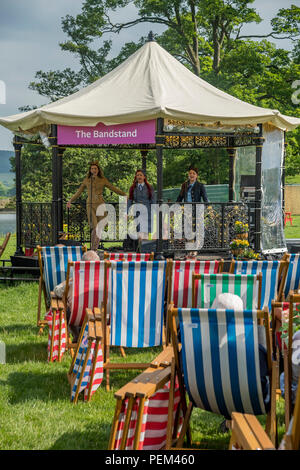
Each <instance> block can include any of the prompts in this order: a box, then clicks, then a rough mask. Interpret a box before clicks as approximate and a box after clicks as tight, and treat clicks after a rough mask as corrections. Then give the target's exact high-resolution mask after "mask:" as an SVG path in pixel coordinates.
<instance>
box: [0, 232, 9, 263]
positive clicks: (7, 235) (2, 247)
mask: <svg viewBox="0 0 300 470" xmlns="http://www.w3.org/2000/svg"><path fill="white" fill-rule="evenodd" d="M10 236H11V233H10V232H7V234H6V235H5V238H4V240H3V243H2V245H1V246H0V258H1V256H2V255H3V253H4V251H5V250H6V247H7V244H8V241H9V239H10Z"/></svg>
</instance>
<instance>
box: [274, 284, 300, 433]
mask: <svg viewBox="0 0 300 470" xmlns="http://www.w3.org/2000/svg"><path fill="white" fill-rule="evenodd" d="M289 298H290V300H289V302H288V303H289V319H288V341H287V347H286V348H283V353H282V356H283V370H284V400H285V427H286V429H288V427H289V424H290V419H291V416H292V341H293V313H294V308H293V306H294V304H296V303H300V293H299V294H298V293H295V292H294V291H290V294H289ZM286 303H287V302H286ZM282 306H283V302H273V303H272V324H274V329H273V330H274V331H275V327H276V318H275V313H274V311H275V308H276V307H281V308H282ZM272 342H273V348H274V347H275V344H276V340H275V334H274V333H273V334H272ZM277 354H278V352H277Z"/></svg>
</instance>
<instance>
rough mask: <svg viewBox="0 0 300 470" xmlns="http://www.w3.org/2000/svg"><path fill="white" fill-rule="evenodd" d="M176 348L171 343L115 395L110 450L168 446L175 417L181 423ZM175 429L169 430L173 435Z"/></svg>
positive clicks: (175, 420) (148, 448)
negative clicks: (175, 377) (175, 378)
mask: <svg viewBox="0 0 300 470" xmlns="http://www.w3.org/2000/svg"><path fill="white" fill-rule="evenodd" d="M174 365H175V364H174V358H173V348H172V347H171V346H168V347H167V348H166V349H165V350H163V351H162V352H161V353H160V354H159V355H158V356H157V357H156V358H155V360H154V361H153V362H152V363H151V364H150V366H149V367H148V368H147V369H146V370H145V371H144V372H142V373H141V374H140V375H139V376H138V377H136V378H134V379H133V380H132V381H131V382H129V383H127V384H126V385H124V386H123V387H122V388H121V389H120V390H118V391H117V392H116V393H115V394H114V396H115V398H116V407H115V414H114V419H113V423H112V427H111V433H110V439H109V445H108V449H109V450H158V449H162V448H164V447H165V445H166V438H167V434H168V432H167V430H168V426H170V423H171V421H172V420H170V419H169V418H170V416H171V415H172V416H173V421H174V422H178V423H179V425H180V421H181V419H182V418H181V415H180V408H179V406H178V405H179V401H180V394H179V388H178V384H176V383H175V384H173V383H171V377H172V372H171V371H172V369H173V368H174ZM172 432H174V429H172V430H171V431H169V434H172Z"/></svg>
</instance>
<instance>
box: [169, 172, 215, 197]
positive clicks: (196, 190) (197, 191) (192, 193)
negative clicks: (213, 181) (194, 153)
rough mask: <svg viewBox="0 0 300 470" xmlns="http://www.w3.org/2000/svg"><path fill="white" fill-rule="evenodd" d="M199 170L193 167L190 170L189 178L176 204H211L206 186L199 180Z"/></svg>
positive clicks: (182, 187) (183, 185)
mask: <svg viewBox="0 0 300 470" xmlns="http://www.w3.org/2000/svg"><path fill="white" fill-rule="evenodd" d="M197 178H198V168H197V167H195V166H191V167H190V168H189V178H188V180H187V181H185V182H184V183H183V184H182V186H181V190H180V193H179V195H178V198H177V201H176V202H182V201H184V202H201V199H202V200H203V202H209V201H208V199H207V195H206V191H205V186H204V184H202V183H200V182H199V181H198V180H197Z"/></svg>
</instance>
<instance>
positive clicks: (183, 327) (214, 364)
mask: <svg viewBox="0 0 300 470" xmlns="http://www.w3.org/2000/svg"><path fill="white" fill-rule="evenodd" d="M178 318H179V325H180V332H181V341H182V364H183V378H184V382H185V386H186V389H187V391H188V394H189V396H190V399H191V401H192V402H193V403H194V405H195V406H197V407H199V408H202V409H204V410H206V411H211V412H213V413H217V414H220V415H223V416H225V417H226V419H230V416H231V413H232V412H233V411H238V412H242V413H249V414H254V415H261V414H265V413H266V410H265V405H264V400H263V395H262V389H261V381H260V369H259V345H258V334H257V317H256V311H250V310H244V311H234V310H213V309H178Z"/></svg>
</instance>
